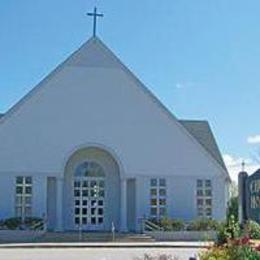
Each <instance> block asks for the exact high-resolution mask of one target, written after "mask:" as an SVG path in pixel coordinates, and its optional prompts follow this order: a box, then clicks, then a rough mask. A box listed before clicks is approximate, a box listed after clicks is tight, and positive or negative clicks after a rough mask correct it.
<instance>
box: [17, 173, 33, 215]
mask: <svg viewBox="0 0 260 260" xmlns="http://www.w3.org/2000/svg"><path fill="white" fill-rule="evenodd" d="M15 215H16V217H21V218H22V219H23V220H24V219H25V218H26V217H31V216H32V177H29V176H26V177H24V176H18V177H16V185H15Z"/></svg>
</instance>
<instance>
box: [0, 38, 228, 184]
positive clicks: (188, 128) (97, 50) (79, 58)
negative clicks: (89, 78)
mask: <svg viewBox="0 0 260 260" xmlns="http://www.w3.org/2000/svg"><path fill="white" fill-rule="evenodd" d="M65 66H77V67H78V66H82V67H109V68H120V69H122V70H123V71H124V72H125V73H127V74H128V76H129V77H130V78H131V80H133V81H134V82H135V83H136V84H135V85H136V86H137V87H139V89H140V90H141V91H144V92H145V93H146V94H147V95H148V96H149V97H150V98H151V99H152V100H153V101H154V102H155V104H156V105H157V106H158V108H160V109H161V110H162V111H163V112H164V113H166V115H167V116H168V117H169V119H170V120H172V121H173V122H175V123H176V124H177V125H178V127H179V128H180V129H181V130H182V131H183V132H184V133H185V134H186V135H187V136H188V137H189V138H190V140H191V141H192V142H193V143H195V145H197V147H198V148H199V149H201V151H202V152H204V154H205V155H206V156H208V158H209V160H213V162H214V163H215V164H216V166H217V167H219V168H220V169H221V172H222V173H223V174H224V176H226V177H227V178H228V179H230V178H229V175H228V172H227V170H226V167H225V165H224V163H223V160H222V158H221V156H220V153H219V154H218V153H217V152H213V150H214V151H216V150H217V149H216V147H217V145H216V142H215V139H214V137H213V135H212V132H211V131H205V133H206V135H205V136H203V131H198V127H197V128H196V127H195V128H194V124H193V125H191V124H189V123H187V121H186V123H183V121H179V120H178V119H177V118H176V117H175V116H174V115H173V114H172V113H171V112H170V111H169V110H168V109H167V108H166V107H165V106H164V105H163V104H162V103H161V102H160V100H159V99H158V98H156V97H155V95H154V94H153V93H152V92H151V91H150V90H149V89H148V88H147V87H146V86H145V85H144V84H143V83H142V82H141V81H140V80H139V79H138V78H137V77H136V76H135V75H134V74H133V73H132V72H131V71H130V70H129V69H128V68H127V67H126V66H125V65H124V64H123V63H122V62H121V61H120V59H119V58H118V57H117V56H116V55H115V54H114V53H113V52H112V51H111V50H110V49H109V48H108V47H107V46H106V45H105V44H104V43H103V42H102V41H101V40H100V39H99V38H97V37H92V38H90V39H89V40H88V41H87V42H86V43H85V44H83V45H82V46H81V47H80V48H79V49H78V50H77V51H75V52H74V53H73V54H72V55H70V56H69V57H68V58H67V59H66V60H65V61H64V62H63V63H61V64H60V65H59V66H58V67H57V68H56V69H55V70H54V71H52V72H51V73H50V74H49V75H48V76H47V77H46V78H45V79H44V80H42V81H41V82H40V83H39V84H38V85H37V86H36V87H35V88H34V89H32V90H31V91H30V92H29V93H28V94H27V95H26V96H25V97H24V98H22V99H21V100H20V101H19V102H18V103H17V104H16V105H14V106H13V107H12V108H11V109H10V110H9V111H8V112H7V113H6V114H5V117H2V118H1V120H0V123H3V122H4V121H5V120H8V118H9V117H10V116H11V115H12V114H13V113H15V112H16V111H17V110H19V107H20V106H22V105H23V103H25V102H27V100H28V99H30V97H32V96H34V95H35V94H36V93H37V92H38V91H39V89H41V88H42V87H44V85H45V83H46V82H48V81H49V80H51V79H52V78H53V77H54V76H55V75H56V74H57V73H58V72H59V71H61V70H62V69H63V68H64V67H65ZM199 133H200V134H199ZM206 140H207V141H206ZM213 140H214V141H213ZM213 144H214V145H213ZM213 146H214V147H215V148H214V149H210V147H211V148H212V147H213Z"/></svg>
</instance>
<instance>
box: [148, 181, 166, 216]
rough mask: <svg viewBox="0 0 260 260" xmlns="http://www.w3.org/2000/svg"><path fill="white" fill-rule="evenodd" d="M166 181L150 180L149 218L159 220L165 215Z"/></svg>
mask: <svg viewBox="0 0 260 260" xmlns="http://www.w3.org/2000/svg"><path fill="white" fill-rule="evenodd" d="M166 195H167V189H166V179H163V178H152V179H150V217H151V218H152V219H157V220H158V219H161V218H163V217H165V216H166V215H167V198H166Z"/></svg>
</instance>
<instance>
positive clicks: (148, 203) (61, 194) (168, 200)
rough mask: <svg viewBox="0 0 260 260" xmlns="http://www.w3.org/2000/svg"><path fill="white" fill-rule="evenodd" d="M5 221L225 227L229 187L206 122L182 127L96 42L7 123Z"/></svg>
mask: <svg viewBox="0 0 260 260" xmlns="http://www.w3.org/2000/svg"><path fill="white" fill-rule="evenodd" d="M0 144H1V148H0V198H2V199H0V219H5V218H10V217H15V216H16V217H21V218H26V217H30V216H35V217H42V216H45V217H46V219H47V223H48V228H49V229H50V230H60V231H66V230H78V229H79V227H81V228H82V229H83V230H91V231H98V230H102V231H109V230H111V225H112V223H113V224H114V225H115V228H116V230H119V231H139V230H140V228H141V224H140V223H141V221H140V220H141V219H143V218H151V219H160V218H164V217H168V218H175V219H183V220H185V221H190V220H193V219H196V218H201V217H205V218H213V219H217V220H223V219H224V218H225V215H226V208H227V201H228V187H229V183H230V178H229V175H228V172H227V170H226V167H225V165H224V163H223V160H222V157H221V154H220V152H219V149H218V147H217V144H216V142H215V139H214V136H213V134H212V132H211V130H210V127H209V125H208V123H207V122H206V121H187V120H178V119H177V118H176V117H175V116H174V115H172V114H171V113H170V112H169V111H168V110H167V109H166V108H165V107H164V106H163V104H162V103H161V102H160V101H159V100H158V99H157V98H156V97H155V96H154V95H153V94H152V93H151V92H150V91H149V90H148V89H147V88H146V87H145V86H144V85H143V84H142V83H141V82H140V81H139V80H138V79H137V78H136V77H135V76H134V75H133V74H132V73H131V72H130V71H129V70H128V69H127V68H126V67H125V66H124V65H123V64H122V63H121V62H120V61H119V59H118V58H117V57H116V56H115V55H114V54H113V53H112V52H111V51H110V50H109V49H108V48H107V47H106V46H105V45H104V44H103V42H102V41H101V40H100V39H98V38H97V37H93V38H91V39H90V40H89V41H88V42H87V43H85V44H84V45H83V46H82V47H81V48H80V49H79V50H77V51H76V52H75V53H74V54H72V55H71V56H70V57H69V58H68V59H67V60H66V61H65V62H64V63H62V64H61V65H60V66H58V67H57V68H56V69H55V70H54V71H53V72H52V73H51V74H50V75H49V76H48V77H47V78H45V79H44V80H43V81H42V82H41V83H40V84H39V85H38V86H36V87H35V88H34V89H33V90H32V91H31V92H30V93H29V94H28V95H26V96H25V97H24V98H23V99H22V100H21V101H19V102H18V103H17V104H16V105H15V106H14V107H13V108H11V109H10V110H9V111H8V112H7V113H6V114H5V115H0Z"/></svg>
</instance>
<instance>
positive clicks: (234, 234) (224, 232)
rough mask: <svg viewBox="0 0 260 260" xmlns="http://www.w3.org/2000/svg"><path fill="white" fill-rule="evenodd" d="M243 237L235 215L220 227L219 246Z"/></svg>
mask: <svg viewBox="0 0 260 260" xmlns="http://www.w3.org/2000/svg"><path fill="white" fill-rule="evenodd" d="M240 235H241V230H240V227H239V224H238V222H237V221H236V220H235V217H234V216H233V215H231V216H230V218H229V219H228V220H227V222H226V223H224V224H221V225H219V226H218V233H217V237H218V241H217V242H218V244H219V245H222V244H224V243H227V242H228V240H230V239H235V238H238V237H239V236H240Z"/></svg>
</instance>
